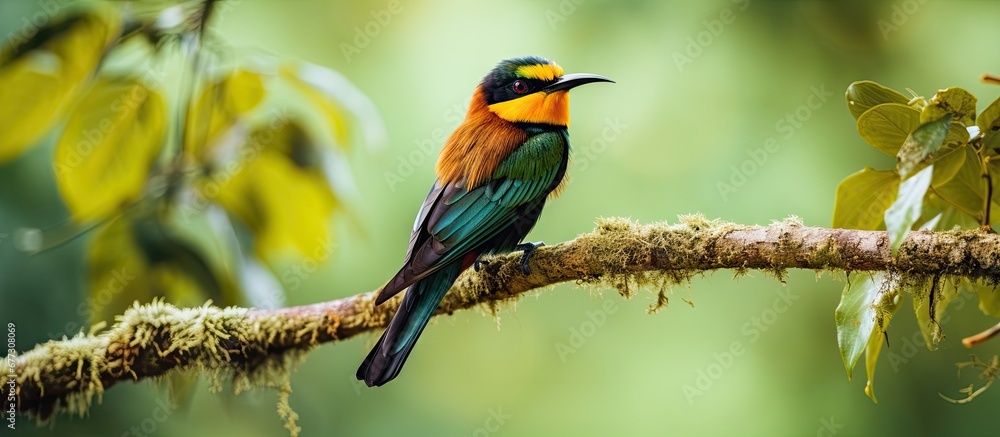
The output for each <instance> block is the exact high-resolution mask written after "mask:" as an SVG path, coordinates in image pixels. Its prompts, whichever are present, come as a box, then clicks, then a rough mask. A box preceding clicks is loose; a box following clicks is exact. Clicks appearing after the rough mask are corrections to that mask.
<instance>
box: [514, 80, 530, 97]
mask: <svg viewBox="0 0 1000 437" xmlns="http://www.w3.org/2000/svg"><path fill="white" fill-rule="evenodd" d="M513 88H514V92H515V93H518V94H524V93H526V92H528V84H527V83H524V81H523V80H515V81H514V85H513Z"/></svg>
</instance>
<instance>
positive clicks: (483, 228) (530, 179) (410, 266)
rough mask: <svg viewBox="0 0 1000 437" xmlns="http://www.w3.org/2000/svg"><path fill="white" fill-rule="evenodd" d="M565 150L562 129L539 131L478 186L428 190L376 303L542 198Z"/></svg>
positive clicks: (473, 245) (482, 239) (466, 250)
mask: <svg viewBox="0 0 1000 437" xmlns="http://www.w3.org/2000/svg"><path fill="white" fill-rule="evenodd" d="M568 153H569V142H568V140H567V138H566V135H565V133H563V132H545V133H541V134H538V135H535V136H533V137H531V138H529V139H528V140H527V141H525V143H524V144H522V145H521V146H520V147H519V148H518V149H517V150H515V151H514V152H513V153H512V154H511V155H510V156H509V157H507V159H505V160H504V161H503V162H502V163H500V165H499V166H498V167H497V169H496V171H494V172H493V177H492V178H491V180H490V181H489V182H487V183H485V184H483V185H482V186H479V187H476V188H474V189H472V190H466V189H465V188H464V187H463V186H462V185H464V183H463V182H459V183H456V184H449V185H446V186H441V187H437V188H435V189H434V190H431V193H430V194H429V195H428V196H427V201H425V203H424V206H423V208H421V212H420V214H419V215H418V223H416V226H415V227H414V230H413V232H414V235H413V236H412V237H411V239H410V244H411V246H410V248H409V251H408V256H407V259H406V263H405V264H404V265H403V268H402V269H400V271H399V273H397V274H396V276H395V277H393V279H392V280H390V281H389V283H388V284H387V285H386V286H385V287H384V288H383V289H382V292H381V293H380V294H379V298H378V300H377V302H381V301H383V300H384V299H388V298H389V297H391V296H392V295H394V294H396V293H398V292H399V291H401V290H403V289H404V288H406V287H407V286H409V285H410V284H412V283H414V282H416V281H417V280H419V279H421V278H423V277H425V276H427V275H429V274H431V273H433V272H434V271H436V270H438V269H439V268H441V267H443V266H445V265H448V264H450V263H452V262H454V261H456V260H459V259H461V258H463V257H465V256H466V255H468V254H469V253H470V252H472V251H473V250H476V249H479V248H480V247H481V246H483V245H484V244H486V243H487V242H489V241H490V240H491V239H493V238H494V237H496V236H497V235H498V234H499V233H500V232H501V231H503V230H504V229H505V228H506V227H508V226H509V225H511V224H512V223H514V221H515V220H517V219H518V218H520V216H521V214H523V213H524V212H525V211H529V210H531V209H533V208H534V207H536V206H538V204H539V203H541V202H544V201H545V197H546V196H548V194H549V192H551V191H552V189H553V188H555V186H556V185H558V183H559V181H557V180H556V179H557V178H558V177H560V176H561V173H562V172H563V171H564V170H565V168H564V166H565V161H566V157H567V154H568ZM420 217H423V220H420V219H419V218H420Z"/></svg>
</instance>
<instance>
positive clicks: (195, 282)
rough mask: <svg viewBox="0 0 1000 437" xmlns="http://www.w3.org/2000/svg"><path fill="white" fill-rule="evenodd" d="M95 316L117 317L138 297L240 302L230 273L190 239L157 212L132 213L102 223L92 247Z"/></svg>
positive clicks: (141, 299)
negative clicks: (157, 216) (224, 272)
mask: <svg viewBox="0 0 1000 437" xmlns="http://www.w3.org/2000/svg"><path fill="white" fill-rule="evenodd" d="M88 261H89V262H88V270H89V283H90V287H89V288H90V299H89V301H88V303H89V306H88V307H87V309H88V313H89V315H90V319H91V321H93V322H98V321H105V322H112V321H113V317H114V316H115V315H118V314H121V313H122V312H123V311H124V310H125V309H126V308H128V307H129V306H131V305H132V303H133V302H136V301H138V302H141V303H146V302H150V301H152V300H153V298H165V299H166V300H167V301H168V302H170V303H172V304H174V305H178V306H200V305H202V304H204V303H205V302H206V301H207V300H209V299H212V300H214V302H216V303H217V304H219V305H236V304H239V303H240V302H239V301H238V300H236V299H235V296H236V295H237V294H236V292H235V289H234V285H233V282H232V280H231V279H228V278H226V277H223V276H219V275H217V274H216V273H215V269H213V268H212V266H211V265H209V263H207V262H206V261H205V259H204V258H203V257H202V256H201V255H200V254H199V253H198V252H197V251H196V250H194V249H193V248H192V247H191V246H190V245H189V244H187V242H185V241H183V240H182V239H180V238H177V237H176V236H174V235H172V234H171V233H170V232H169V231H168V230H167V228H166V227H165V226H164V224H163V223H159V222H157V221H156V219H155V218H154V216H153V214H148V213H146V214H140V215H134V214H127V215H125V216H124V217H121V218H119V219H116V220H112V221H111V222H110V223H109V224H107V225H105V226H103V227H101V228H100V230H99V231H98V232H97V234H96V235H95V236H94V239H93V240H92V241H91V246H90V249H89V253H88Z"/></svg>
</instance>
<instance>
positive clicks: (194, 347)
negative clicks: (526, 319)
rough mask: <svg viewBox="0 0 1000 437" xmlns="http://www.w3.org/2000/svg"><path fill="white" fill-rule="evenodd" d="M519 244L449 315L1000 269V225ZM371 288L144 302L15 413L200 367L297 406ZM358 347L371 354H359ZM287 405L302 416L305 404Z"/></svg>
mask: <svg viewBox="0 0 1000 437" xmlns="http://www.w3.org/2000/svg"><path fill="white" fill-rule="evenodd" d="M518 258H519V255H518V254H511V255H505V256H500V257H498V258H496V259H494V260H492V262H490V263H489V264H487V265H486V266H485V268H483V269H482V270H481V271H479V272H473V271H471V269H470V271H468V272H466V273H465V274H463V275H462V276H461V277H460V278H459V280H458V281H457V282H456V284H455V286H454V287H453V288H452V289H451V291H450V292H449V294H448V295H447V296H446V297H445V299H444V301H443V302H442V303H441V305H440V307H439V308H438V313H439V314H443V313H447V314H451V313H452V312H454V311H456V310H460V309H465V308H470V307H473V306H476V305H480V304H483V305H486V306H487V308H489V309H490V310H494V309H495V308H496V305H497V304H498V303H499V302H501V301H505V300H509V299H513V298H516V297H517V296H519V295H521V294H523V293H525V292H528V291H531V290H535V289H538V288H542V287H546V286H549V285H552V284H557V283H560V282H565V281H577V282H578V283H588V284H595V283H596V284H606V285H611V286H614V287H616V288H618V289H619V290H620V291H621V292H622V293H623V294H624V295H626V296H627V295H629V294H630V293H631V292H630V291H629V290H630V288H629V287H630V284H631V286H638V285H642V284H653V285H656V286H658V287H660V289H661V290H662V289H665V288H667V287H669V286H670V285H673V284H677V283H680V282H683V281H686V280H688V279H689V278H691V277H692V276H693V275H696V274H700V273H703V272H706V271H711V270H716V269H735V270H736V271H737V272H742V271H745V270H747V269H760V270H765V271H768V272H772V273H774V274H776V275H777V276H779V277H781V276H782V275H783V273H784V271H785V270H786V269H789V268H801V269H813V270H843V271H848V272H850V271H879V270H882V271H894V272H898V273H900V274H902V275H910V276H916V277H935V276H954V277H966V278H970V279H984V278H985V279H988V280H990V281H993V282H994V283H995V282H996V281H997V279H998V276H1000V236H998V235H997V234H994V233H992V232H988V231H982V230H967V231H947V232H932V231H917V232H911V233H910V234H909V236H908V237H907V239H906V241H905V242H904V244H903V246H902V248H901V249H900V250H899V253H898V256H897V257H896V258H893V257H892V256H891V255H890V251H889V241H888V238H887V236H886V234H885V232H880V231H857V230H845V229H825V228H815V227H806V226H803V225H802V224H801V222H799V221H798V220H797V219H787V220H785V221H783V222H777V223H773V224H771V225H769V226H744V225H736V224H732V223H724V222H720V221H709V220H706V219H705V218H704V217H701V216H686V217H681V223H679V224H676V225H668V224H662V223H658V224H651V225H639V224H636V223H633V222H630V221H628V220H625V219H607V220H601V221H599V223H598V226H597V229H595V230H594V232H591V233H588V234H583V235H580V236H579V237H577V238H575V239H573V240H572V241H568V242H564V243H560V244H556V245H552V246H547V247H543V248H541V249H539V250H538V251H537V252H536V254H535V256H534V257H533V258H532V260H531V274H529V275H524V274H522V273H521V272H520V270H519V269H518V268H517V267H518ZM373 298H374V294H373V293H362V294H359V295H356V296H351V297H346V298H343V299H338V300H333V301H330V302H323V303H318V304H313V305H305V306H299V307H293V308H285V309H278V310H270V311H263V310H255V309H245V308H226V309H221V308H215V307H211V306H208V305H206V306H204V307H200V308H187V309H179V308H176V307H174V306H171V305H168V304H164V303H162V302H154V303H152V304H148V305H142V306H139V305H136V306H135V307H133V308H131V309H129V310H128V311H126V312H125V314H124V315H122V316H120V317H119V318H118V322H117V323H116V324H115V325H114V326H113V327H111V328H110V329H108V330H106V331H104V332H101V333H98V334H96V335H84V334H80V335H78V336H76V337H74V338H72V339H68V340H62V341H51V342H48V343H45V344H42V345H39V346H37V347H36V348H35V349H33V350H31V351H28V352H26V353H24V354H23V355H21V356H18V357H16V358H15V363H16V369H15V373H16V375H17V377H16V381H17V395H18V397H17V407H16V408H17V411H19V412H21V413H27V414H31V415H34V416H36V417H39V418H42V419H44V418H48V417H50V416H51V415H52V414H53V413H54V412H57V411H59V410H61V409H67V410H69V411H70V412H76V413H80V414H83V413H85V412H86V411H87V409H88V408H89V407H90V405H91V403H92V401H93V399H94V397H95V396H96V397H97V398H98V399H100V397H101V395H102V394H103V392H104V390H106V389H107V388H109V387H111V386H113V385H114V384H116V383H118V382H122V381H138V380H141V379H146V378H151V377H158V376H162V375H165V374H167V372H170V371H176V370H178V369H188V370H192V371H197V372H205V373H207V374H208V375H209V376H210V377H211V378H212V380H213V381H214V382H215V383H216V384H214V385H213V386H214V387H216V388H217V387H219V386H220V385H219V384H218V383H219V382H220V381H221V378H222V377H223V376H225V377H231V378H232V379H233V381H234V387H235V389H236V390H237V391H241V390H245V389H248V388H251V387H253V386H261V385H264V386H271V387H278V388H279V391H281V392H282V393H283V394H284V396H283V397H282V399H284V401H283V402H286V404H285V405H284V406H285V407H287V393H288V392H290V388H289V386H288V382H287V381H288V379H287V378H288V372H289V369H290V367H291V366H293V365H294V362H295V361H296V359H297V358H299V357H301V356H302V354H303V353H304V352H306V351H308V350H309V349H310V348H312V347H314V346H315V345H317V344H321V343H327V342H332V341H337V340H343V339H347V338H350V337H353V336H356V335H358V334H361V333H364V332H368V331H374V330H377V329H381V328H384V327H385V326H386V324H387V323H388V321H389V319H390V318H391V317H392V314H393V313H394V312H395V311H396V307H397V305H398V303H399V297H398V296H397V297H396V298H394V299H392V300H390V301H389V302H387V303H386V304H385V305H382V306H379V307H374V306H373V305H372V300H373ZM358 358H360V357H358ZM279 411H285V413H283V414H287V415H288V416H289V417H288V418H287V420H288V422H289V424H288V426H289V427H290V429H291V428H294V412H291V411H290V410H288V409H287V408H285V409H282V408H279Z"/></svg>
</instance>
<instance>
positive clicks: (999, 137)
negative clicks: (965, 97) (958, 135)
mask: <svg viewBox="0 0 1000 437" xmlns="http://www.w3.org/2000/svg"><path fill="white" fill-rule="evenodd" d="M976 126H977V127H979V132H982V134H983V146H984V147H986V148H988V149H997V148H1000V99H996V100H994V101H993V103H990V106H987V107H986V109H984V110H983V112H981V113H980V114H979V117H978V118H976Z"/></svg>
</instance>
